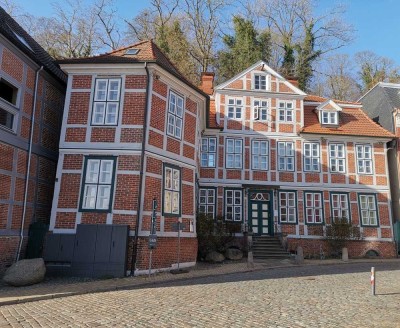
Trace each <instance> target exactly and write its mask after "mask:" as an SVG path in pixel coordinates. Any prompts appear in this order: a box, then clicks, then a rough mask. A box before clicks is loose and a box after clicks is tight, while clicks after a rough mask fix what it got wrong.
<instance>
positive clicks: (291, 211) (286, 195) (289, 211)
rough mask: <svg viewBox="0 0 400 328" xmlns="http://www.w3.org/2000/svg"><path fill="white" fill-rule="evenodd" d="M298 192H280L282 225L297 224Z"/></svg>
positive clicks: (280, 219)
mask: <svg viewBox="0 0 400 328" xmlns="http://www.w3.org/2000/svg"><path fill="white" fill-rule="evenodd" d="M296 211H297V208H296V192H295V191H279V221H280V222H281V223H296V222H297V215H296Z"/></svg>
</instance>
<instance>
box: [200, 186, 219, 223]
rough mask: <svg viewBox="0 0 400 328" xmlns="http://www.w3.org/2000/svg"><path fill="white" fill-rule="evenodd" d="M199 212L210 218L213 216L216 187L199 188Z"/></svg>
mask: <svg viewBox="0 0 400 328" xmlns="http://www.w3.org/2000/svg"><path fill="white" fill-rule="evenodd" d="M199 194H200V197H199V212H200V213H203V214H206V215H207V216H210V217H212V218H214V217H215V203H216V202H215V200H216V189H214V188H210V189H208V188H200V189H199Z"/></svg>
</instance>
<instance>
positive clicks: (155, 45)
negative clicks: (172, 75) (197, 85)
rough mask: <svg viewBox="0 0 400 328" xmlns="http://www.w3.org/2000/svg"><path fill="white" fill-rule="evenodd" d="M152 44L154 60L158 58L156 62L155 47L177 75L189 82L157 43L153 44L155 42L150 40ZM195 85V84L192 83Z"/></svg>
mask: <svg viewBox="0 0 400 328" xmlns="http://www.w3.org/2000/svg"><path fill="white" fill-rule="evenodd" d="M150 42H151V44H152V49H151V50H152V51H153V56H154V58H156V60H157V58H158V57H157V56H156V55H155V54H154V49H153V46H154V47H155V48H157V50H158V51H159V52H160V53H161V54H162V56H163V57H164V58H165V59H166V60H167V61H168V63H169V64H170V65H171V66H172V67H173V68H174V69H175V70H176V71H177V73H178V74H179V75H181V76H182V77H183V78H184V79H185V80H187V78H186V76H185V75H184V74H183V73H182V72H181V71H180V70H179V69H178V68H177V67H176V66H175V64H174V63H173V62H172V61H171V60H170V59H169V57H168V56H167V55H166V54H165V53H164V52H163V51H162V50H161V49H160V47H159V46H158V45H157V44H156V43H155V42H153V40H150ZM191 83H192V82H191ZM192 84H193V83H192Z"/></svg>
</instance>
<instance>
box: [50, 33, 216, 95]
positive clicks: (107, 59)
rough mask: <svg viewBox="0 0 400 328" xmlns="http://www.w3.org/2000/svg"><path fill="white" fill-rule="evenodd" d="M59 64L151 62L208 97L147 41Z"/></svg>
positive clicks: (65, 60)
mask: <svg viewBox="0 0 400 328" xmlns="http://www.w3.org/2000/svg"><path fill="white" fill-rule="evenodd" d="M128 49H137V50H138V52H137V53H136V54H132V55H130V54H127V53H126V51H127V50H128ZM57 62H58V63H59V64H132V63H145V62H151V63H156V64H158V65H160V66H161V67H162V68H164V69H165V70H167V71H168V72H169V73H171V74H173V75H174V76H175V77H177V78H178V79H180V80H181V81H183V82H184V83H186V84H187V85H188V86H190V87H191V88H193V89H195V90H196V91H197V92H199V93H201V94H202V95H204V96H206V97H208V95H207V94H206V93H204V92H203V91H202V90H201V89H200V88H199V87H197V86H195V85H194V84H193V83H192V82H190V81H189V80H187V79H186V77H185V76H184V75H183V74H182V73H181V72H179V70H178V69H177V68H176V67H175V65H174V64H172V62H171V61H170V60H169V59H168V57H167V56H166V55H164V53H163V52H162V51H161V49H160V48H159V47H158V46H157V45H156V44H155V43H154V42H153V41H152V40H145V41H141V42H138V43H135V44H132V45H130V46H127V47H123V48H120V49H117V50H114V51H111V52H108V53H105V54H101V55H97V56H90V57H81V58H66V59H61V60H58V61H57Z"/></svg>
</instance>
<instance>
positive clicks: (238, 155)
mask: <svg viewBox="0 0 400 328" xmlns="http://www.w3.org/2000/svg"><path fill="white" fill-rule="evenodd" d="M242 156H243V140H242V139H226V157H225V158H226V168H227V169H240V168H242Z"/></svg>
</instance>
